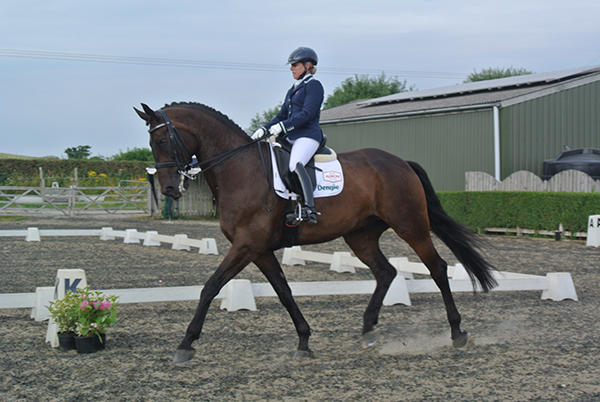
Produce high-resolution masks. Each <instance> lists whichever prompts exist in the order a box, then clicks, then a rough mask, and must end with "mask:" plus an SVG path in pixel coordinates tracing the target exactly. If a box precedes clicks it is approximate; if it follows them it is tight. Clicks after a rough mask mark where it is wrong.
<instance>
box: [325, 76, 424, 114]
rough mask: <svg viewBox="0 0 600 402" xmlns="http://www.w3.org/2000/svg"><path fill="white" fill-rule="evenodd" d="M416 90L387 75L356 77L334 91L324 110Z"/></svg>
mask: <svg viewBox="0 0 600 402" xmlns="http://www.w3.org/2000/svg"><path fill="white" fill-rule="evenodd" d="M414 89H415V88H413V87H412V86H411V87H410V88H407V87H406V80H404V81H398V78H396V77H391V78H388V77H386V75H385V73H381V75H380V76H377V77H369V76H368V75H360V76H359V75H355V76H354V78H347V79H345V80H344V81H343V82H342V84H341V85H340V86H339V87H336V88H335V89H334V90H333V94H331V95H329V96H327V99H326V100H325V103H324V105H323V109H329V108H332V107H335V106H340V105H345V104H347V103H349V102H352V101H355V100H361V99H373V98H379V97H382V96H387V95H392V94H396V93H399V92H406V91H412V90H414Z"/></svg>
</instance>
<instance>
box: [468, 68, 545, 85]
mask: <svg viewBox="0 0 600 402" xmlns="http://www.w3.org/2000/svg"><path fill="white" fill-rule="evenodd" d="M527 74H533V72H532V71H528V70H525V69H524V68H514V67H513V66H510V67H508V68H500V67H497V68H492V67H490V68H484V69H482V70H481V71H479V72H478V71H477V70H473V72H472V73H471V74H469V75H468V76H467V79H465V80H464V81H463V83H467V82H476V81H487V80H495V79H496V78H506V77H514V76H517V75H527Z"/></svg>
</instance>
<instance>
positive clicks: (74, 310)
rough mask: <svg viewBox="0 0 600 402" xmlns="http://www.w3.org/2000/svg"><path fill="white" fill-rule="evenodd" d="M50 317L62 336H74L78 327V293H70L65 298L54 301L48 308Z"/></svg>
mask: <svg viewBox="0 0 600 402" xmlns="http://www.w3.org/2000/svg"><path fill="white" fill-rule="evenodd" d="M47 308H48V311H49V312H50V317H52V319H53V320H54V322H55V323H56V325H57V326H58V332H59V333H61V334H74V333H75V328H76V327H77V316H78V314H79V312H78V303H77V293H72V292H71V291H68V292H67V294H66V295H65V297H63V298H62V299H59V300H53V301H51V302H50V304H49V305H48V306H47Z"/></svg>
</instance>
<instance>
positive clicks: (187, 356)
mask: <svg viewBox="0 0 600 402" xmlns="http://www.w3.org/2000/svg"><path fill="white" fill-rule="evenodd" d="M195 354H196V349H193V348H192V349H177V350H176V351H175V356H173V364H174V365H176V366H177V365H179V364H183V363H185V362H188V361H190V360H192V359H193V358H194V355H195Z"/></svg>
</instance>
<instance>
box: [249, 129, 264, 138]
mask: <svg viewBox="0 0 600 402" xmlns="http://www.w3.org/2000/svg"><path fill="white" fill-rule="evenodd" d="M266 133H267V130H265V128H264V127H261V128H259V129H258V130H256V131H255V132H254V134H252V137H251V138H252V139H253V140H256V139H258V138H261V137H262V136H263V135H265V134H266Z"/></svg>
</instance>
